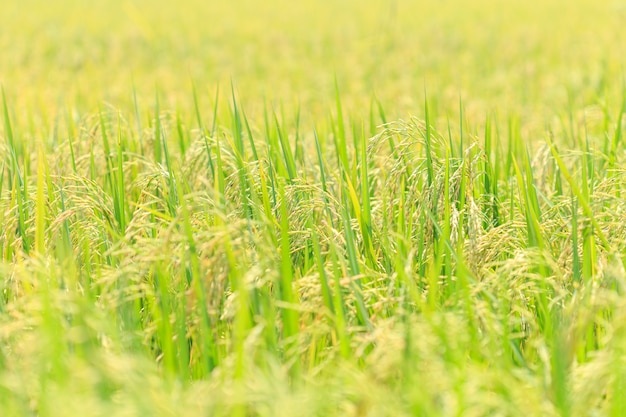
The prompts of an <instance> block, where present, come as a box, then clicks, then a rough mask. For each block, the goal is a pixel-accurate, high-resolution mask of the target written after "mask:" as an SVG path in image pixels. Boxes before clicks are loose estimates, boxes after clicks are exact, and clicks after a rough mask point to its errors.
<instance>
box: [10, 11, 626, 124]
mask: <svg viewBox="0 0 626 417" xmlns="http://www.w3.org/2000/svg"><path fill="white" fill-rule="evenodd" d="M2 9H3V10H2V13H1V14H0V24H1V25H2V31H1V32H0V47H1V50H2V55H3V56H2V60H0V79H1V81H2V84H3V85H4V88H5V90H6V91H7V94H8V97H9V98H10V99H11V102H12V103H13V104H14V106H15V107H16V108H18V109H21V110H22V111H31V110H32V111H37V110H38V109H45V112H47V113H54V109H56V108H58V107H59V106H70V107H72V108H74V109H78V110H80V111H93V110H94V109H96V108H97V106H98V105H99V104H100V103H101V102H102V101H103V100H104V101H107V102H110V103H111V104H113V105H114V106H116V107H119V108H131V107H130V103H131V99H132V91H133V88H135V90H136V92H137V96H138V98H139V101H140V104H143V103H147V104H150V105H151V104H153V103H152V99H153V97H154V92H155V89H156V88H158V89H159V91H160V92H161V94H162V95H163V97H164V98H165V99H166V101H167V103H168V105H170V106H172V107H173V106H177V107H179V108H181V109H183V110H185V109H188V108H190V107H191V106H192V103H190V99H189V97H190V90H191V82H192V81H193V82H194V83H195V84H196V86H197V88H198V89H199V91H201V92H203V93H206V94H207V96H208V97H212V96H213V92H214V90H215V88H216V86H218V85H219V86H221V88H222V89H223V91H227V90H228V89H229V87H230V82H231V80H232V81H233V82H234V84H235V85H236V87H237V90H238V91H239V92H240V93H241V95H242V99H243V100H244V102H245V103H247V104H248V106H251V111H252V109H256V108H258V107H259V106H260V105H261V104H262V103H263V101H264V100H266V101H268V102H270V103H275V104H276V103H282V104H283V105H284V106H293V105H294V103H300V105H301V107H302V110H303V116H305V117H307V118H310V120H309V121H311V120H313V119H319V118H320V117H321V118H325V117H327V116H328V114H327V113H328V108H329V104H332V102H333V97H334V77H335V76H336V77H337V80H338V83H339V85H340V89H341V92H342V94H343V95H344V96H345V97H344V102H345V105H346V106H347V107H348V109H349V112H350V113H354V114H355V115H357V114H358V115H359V116H362V115H364V114H366V112H367V110H365V109H368V107H369V105H370V102H371V99H372V97H374V96H375V97H376V98H377V99H378V100H380V102H381V103H382V104H383V105H384V108H385V109H386V111H387V113H389V114H390V115H393V116H395V117H392V118H398V117H406V115H407V114H409V113H410V114H419V113H420V110H422V107H423V92H424V87H426V89H427V90H428V92H429V95H430V96H431V97H432V99H433V101H434V103H433V107H434V111H437V112H438V113H442V114H448V113H451V112H454V111H456V110H457V108H458V101H459V97H462V98H463V100H464V102H465V103H466V106H467V111H468V119H469V120H471V121H473V120H474V116H475V117H476V118H477V119H479V120H482V119H483V116H484V114H485V113H487V112H490V111H496V110H497V111H498V112H501V113H505V115H508V114H517V115H520V116H523V117H525V118H526V119H528V120H530V119H549V118H550V117H551V116H554V114H555V113H559V112H560V111H562V109H564V108H567V107H568V103H570V102H573V103H574V104H575V105H576V106H577V107H579V108H582V107H584V106H585V105H592V104H596V103H597V102H605V101H609V102H611V101H614V100H616V99H618V100H619V99H620V92H619V90H620V89H621V83H622V81H621V79H622V74H623V66H624V61H625V58H624V57H625V56H626V52H625V51H624V48H625V46H624V45H625V44H626V39H625V37H626V34H625V31H624V30H622V28H623V26H624V24H625V23H626V5H625V4H624V3H623V2H620V1H606V2H597V1H589V0H577V1H575V2H569V3H564V2H562V1H555V0H545V1H519V0H510V1H498V0H488V1H486V0H478V1H472V2H465V1H454V0H445V1H403V0H392V1H370V0H368V1H354V0H339V1H322V2H319V1H299V2H292V1H286V0H285V1H278V0H272V1H267V2H258V1H247V0H238V1H234V2H218V1H194V0H186V1H182V2H177V3H173V2H165V1H143V0H133V1H131V0H128V1H120V0H112V1H102V0H94V1H89V2H87V1H76V0H74V1H70V0H59V1H55V2H42V1H37V0H24V1H19V2H17V1H11V0H8V1H5V2H3V6H2ZM537 123H539V124H540V125H541V124H543V123H545V120H538V121H537Z"/></svg>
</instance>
